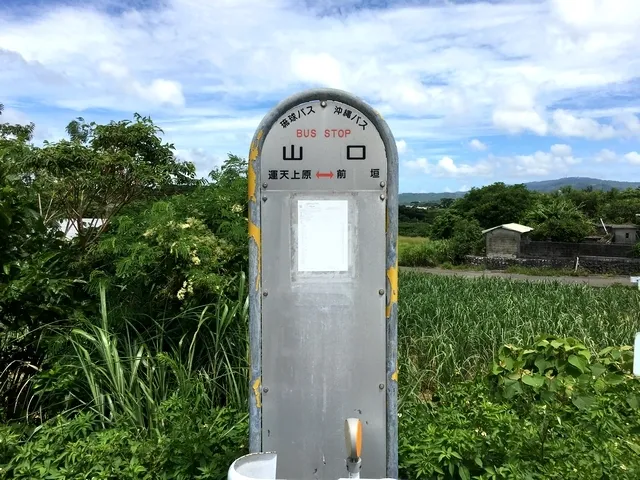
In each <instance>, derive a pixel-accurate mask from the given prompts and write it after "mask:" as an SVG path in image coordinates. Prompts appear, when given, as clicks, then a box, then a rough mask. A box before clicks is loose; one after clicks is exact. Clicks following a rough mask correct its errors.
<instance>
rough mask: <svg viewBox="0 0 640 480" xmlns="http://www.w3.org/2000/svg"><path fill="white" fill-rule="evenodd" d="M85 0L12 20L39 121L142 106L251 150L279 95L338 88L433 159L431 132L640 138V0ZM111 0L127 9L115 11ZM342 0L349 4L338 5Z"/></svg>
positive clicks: (10, 82)
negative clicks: (405, 2) (143, 1)
mask: <svg viewBox="0 0 640 480" xmlns="http://www.w3.org/2000/svg"><path fill="white" fill-rule="evenodd" d="M73 3H74V2H71V3H69V2H63V3H61V4H59V5H55V4H51V3H48V4H47V5H46V6H42V7H39V8H38V9H37V10H34V13H33V14H32V15H13V14H12V11H11V8H12V7H8V8H7V9H5V10H3V13H4V12H5V11H6V12H7V13H8V14H6V15H3V16H2V17H1V18H0V46H1V48H0V65H2V68H0V92H2V95H3V98H2V99H1V100H2V101H4V102H5V103H7V104H12V105H15V106H16V108H22V106H23V105H24V109H23V111H24V112H25V114H26V116H27V117H28V118H34V121H36V124H37V128H38V129H44V130H47V129H49V130H50V131H56V132H57V131H61V129H62V128H63V127H64V123H66V122H67V121H68V120H70V119H71V118H73V117H74V116H76V114H78V113H79V112H80V113H81V114H82V115H83V116H85V117H89V116H90V115H88V114H85V111H86V110H90V111H89V112H88V113H89V114H93V113H95V115H96V116H100V119H101V120H105V121H108V120H111V119H120V118H130V116H131V113H133V112H134V111H139V112H141V113H144V114H150V115H152V116H153V118H154V120H155V121H156V123H158V124H159V125H161V126H162V127H163V128H164V129H165V131H166V132H167V136H168V137H169V138H170V139H171V141H173V142H174V143H175V144H176V146H177V147H178V148H180V149H182V150H184V151H191V150H193V149H204V150H205V151H206V152H208V154H210V155H214V156H220V155H224V153H225V152H227V151H234V152H238V153H240V154H244V152H246V151H247V150H248V141H247V138H248V136H250V135H251V134H252V133H253V131H254V129H255V127H256V126H257V125H258V123H259V122H260V120H261V119H262V116H263V115H264V114H265V113H266V112H267V109H268V108H270V107H271V106H273V105H275V104H276V103H277V102H278V101H280V100H281V99H282V98H283V97H285V96H287V95H289V94H291V93H293V92H294V91H297V90H301V89H303V88H309V87H333V88H341V89H346V90H349V91H351V92H353V93H354V94H356V95H358V96H360V97H362V98H364V99H365V100H367V101H369V102H371V103H372V104H374V106H375V108H377V109H378V110H379V111H380V112H383V113H384V115H385V118H386V120H387V121H388V123H389V125H390V126H391V128H392V129H393V132H394V136H395V137H396V138H402V139H403V140H400V141H398V143H397V145H398V150H399V152H400V153H404V154H406V152H407V144H406V142H409V143H410V145H411V152H412V153H414V152H415V155H416V156H417V157H425V156H428V157H429V158H432V157H433V155H432V154H431V153H426V148H427V147H424V145H426V144H427V141H429V142H431V141H436V142H440V143H441V144H442V143H444V142H450V143H449V144H448V145H445V146H444V147H443V151H446V152H454V150H453V149H452V148H454V145H455V146H458V147H459V146H460V145H461V144H462V143H464V142H467V141H468V139H469V138H472V139H474V140H472V142H471V143H470V144H469V146H470V148H472V149H474V150H476V151H483V150H484V149H483V148H482V147H481V145H484V144H483V143H482V142H480V141H479V140H477V138H482V139H483V140H484V139H486V138H489V137H491V142H490V143H491V145H492V149H495V148H497V147H498V146H499V145H500V143H501V140H502V139H501V135H503V134H505V133H508V134H512V135H516V134H534V135H540V136H551V137H554V138H553V139H552V140H551V142H550V143H552V142H557V143H558V144H560V143H561V142H563V141H566V140H562V139H563V138H565V139H566V138H585V139H590V140H599V141H607V140H611V139H614V138H627V139H630V141H637V140H638V139H640V119H639V118H638V114H639V113H640V105H639V104H638V103H637V102H636V101H635V99H637V98H640V91H639V88H638V84H639V82H638V81H639V80H640V62H638V61H637V51H638V45H639V44H640V29H638V28H637V25H638V24H639V23H640V2H638V1H637V0H616V1H615V2H614V1H604V0H548V1H546V2H539V1H534V0H530V1H527V0H525V1H519V2H495V3H494V2H481V3H475V4H473V3H465V4H462V3H456V2H426V4H425V5H420V6H402V5H395V6H394V4H393V2H385V3H386V4H387V7H386V8H378V9H366V8H362V6H359V7H358V8H355V6H354V5H355V3H352V2H334V1H331V2H328V1H325V0H323V1H322V2H315V3H314V2H303V3H302V4H300V5H298V4H296V5H295V6H294V2H292V0H272V1H270V2H259V1H258V0H234V1H231V0H220V1H218V2H198V1H195V0H166V1H163V2H158V3H157V4H156V5H155V6H154V7H153V8H146V9H145V10H144V11H138V10H136V2H124V0H98V1H95V2H85V4H84V5H83V6H77V5H76V6H73ZM114 3H115V4H118V5H121V6H124V7H126V8H123V9H122V12H123V13H119V14H113V13H111V14H109V13H106V12H107V11H113V9H110V8H107V7H112V6H113V5H114ZM310 3H314V5H316V6H314V7H309V6H308V5H309V4H310ZM305 4H306V5H307V7H304V6H303V5H305ZM334 4H335V5H337V4H339V5H340V8H342V9H344V11H346V12H347V13H346V14H342V15H326V14H325V13H327V9H328V10H331V8H329V6H330V5H334ZM86 5H90V6H86ZM335 5H334V6H335ZM332 8H333V7H332ZM321 13H322V14H321ZM265 25H269V26H271V27H270V28H268V29H266V30H265ZM425 25H429V28H428V29H425V28H424V26H425ZM346 46H348V47H346ZM621 98H623V99H624V101H622V100H620V99H621ZM18 102H20V103H21V105H20V107H18V105H19V103H18ZM634 102H635V103H634ZM621 105H624V107H622V106H621ZM62 109H71V110H74V111H73V112H69V111H68V110H62ZM91 109H102V111H100V112H98V113H96V112H95V111H93V112H92V111H91ZM52 111H54V112H55V113H56V115H52V114H51V113H52ZM62 113H64V115H62ZM54 118H55V120H54ZM61 118H64V119H65V120H64V123H62V121H61V120H60V119H61ZM555 137H557V138H558V139H557V140H556V139H555ZM476 140H477V142H478V143H477V144H475V145H474V142H475V141H476ZM421 145H422V146H423V147H424V148H422V149H421ZM439 146H440V145H439ZM494 146H495V147H494ZM606 146H610V145H601V146H600V145H599V147H598V148H601V147H606ZM450 147H451V148H450ZM628 148H629V149H636V150H637V147H636V146H635V145H631V146H630V147H628ZM536 154H537V153H536ZM536 154H534V155H536ZM541 155H549V156H551V157H552V158H554V159H557V158H569V156H566V155H565V156H560V157H559V156H558V155H556V154H554V153H553V152H552V151H550V152H542V154H541ZM525 157H527V156H525ZM434 158H440V155H438V157H434ZM445 158H449V160H450V162H449V160H445ZM453 158H455V159H456V160H455V161H454V160H453ZM510 158H512V159H514V158H515V157H513V156H511V157H510ZM571 158H573V157H571ZM415 161H416V160H414V162H415ZM554 161H555V160H554ZM534 163H535V162H534ZM543 163H544V162H543ZM566 164H567V161H565V162H564V163H563V165H566ZM430 165H431V168H433V169H434V171H435V172H439V174H442V175H447V176H461V175H467V174H469V175H471V174H474V173H467V172H477V171H478V169H480V171H486V169H487V167H486V166H485V167H482V168H484V170H482V168H480V167H477V166H476V165H475V164H474V165H472V164H468V163H464V162H463V161H462V160H459V159H458V157H443V158H442V159H441V160H440V161H439V162H435V163H433V164H430ZM487 165H489V166H492V165H493V164H492V163H491V162H488V163H487ZM492 168H493V167H492ZM524 170H525V171H536V169H535V168H534V167H531V166H529V167H527V168H524ZM540 170H544V167H541V168H540ZM496 171H499V170H496Z"/></svg>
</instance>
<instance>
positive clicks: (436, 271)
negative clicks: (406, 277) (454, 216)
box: [400, 267, 635, 287]
mask: <svg viewBox="0 0 640 480" xmlns="http://www.w3.org/2000/svg"><path fill="white" fill-rule="evenodd" d="M400 269H401V270H407V271H414V272H424V273H431V274H433V275H445V276H461V277H465V278H482V277H486V278H492V277H493V278H507V279H509V280H520V281H529V282H561V283H569V284H586V285H590V286H592V287H609V286H611V285H616V284H621V285H626V286H629V287H633V286H635V284H632V283H631V282H630V281H629V277H623V276H606V277H605V276H599V275H590V276H588V277H572V276H561V277H553V276H537V275H523V274H521V273H505V272H500V271H495V270H484V271H482V270H446V269H443V268H418V267H400Z"/></svg>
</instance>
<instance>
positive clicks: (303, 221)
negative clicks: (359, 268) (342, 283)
mask: <svg viewBox="0 0 640 480" xmlns="http://www.w3.org/2000/svg"><path fill="white" fill-rule="evenodd" d="M348 270H349V202H348V201H347V200H298V271H299V272H346V271H348Z"/></svg>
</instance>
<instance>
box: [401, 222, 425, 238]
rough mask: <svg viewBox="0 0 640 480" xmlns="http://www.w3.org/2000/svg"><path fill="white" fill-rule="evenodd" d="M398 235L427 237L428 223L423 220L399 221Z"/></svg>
mask: <svg viewBox="0 0 640 480" xmlns="http://www.w3.org/2000/svg"><path fill="white" fill-rule="evenodd" d="M398 235H400V236H402V237H428V236H429V224H428V223H425V222H400V223H399V224H398Z"/></svg>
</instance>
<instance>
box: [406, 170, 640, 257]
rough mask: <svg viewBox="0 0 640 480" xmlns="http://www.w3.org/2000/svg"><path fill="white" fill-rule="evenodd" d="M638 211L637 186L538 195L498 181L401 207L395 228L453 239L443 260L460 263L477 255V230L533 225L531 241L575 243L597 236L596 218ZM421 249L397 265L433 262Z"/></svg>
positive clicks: (616, 218)
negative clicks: (447, 196)
mask: <svg viewBox="0 0 640 480" xmlns="http://www.w3.org/2000/svg"><path fill="white" fill-rule="evenodd" d="M639 212H640V188H635V189H632V188H628V189H626V190H624V191H619V190H616V189H611V190H609V191H602V190H596V189H593V188H585V189H584V190H575V189H573V188H572V187H564V188H561V189H559V190H557V191H554V192H551V193H541V192H536V191H532V190H529V189H527V188H526V186H525V185H524V184H522V185H505V184H504V183H500V182H498V183H494V184H492V185H488V186H486V187H482V188H473V189H471V190H470V191H469V192H467V193H466V194H465V195H464V196H462V197H460V198H458V199H456V200H452V199H441V200H440V201H439V202H434V201H432V202H430V203H423V204H419V203H414V204H412V205H401V206H400V207H399V231H400V234H401V235H403V236H405V237H421V238H429V239H431V240H432V241H440V240H451V241H453V243H454V244H455V248H453V247H452V248H449V251H448V261H450V262H453V263H461V262H463V260H464V257H465V256H466V255H470V254H475V255H481V254H482V252H483V249H484V245H483V239H482V235H481V230H482V229H486V228H492V227H495V226H497V225H502V224H505V223H521V224H524V225H527V226H530V227H532V228H533V231H532V232H531V233H530V237H531V239H533V240H543V241H555V242H580V241H582V240H584V238H585V237H587V236H590V235H594V234H598V229H597V225H600V224H601V223H602V222H601V220H602V221H604V222H605V223H613V224H619V223H630V224H632V223H634V222H635V221H636V214H637V213H639ZM473 232H475V233H473ZM601 233H602V235H601V236H602V237H606V236H605V235H604V233H603V232H601ZM454 238H455V240H454ZM609 239H610V237H609ZM605 240H606V238H605ZM450 247H451V245H450ZM638 248H640V246H636V247H635V249H634V252H635V254H634V255H635V256H638V254H637V252H638V251H640V250H638ZM405 250H406V249H405ZM421 250H422V253H419V252H418V251H417V250H416V248H415V247H414V248H413V249H411V250H410V251H406V253H405V259H406V261H405V263H402V258H401V264H404V265H407V266H433V265H437V264H438V262H437V261H436V260H435V258H434V257H433V256H432V255H431V256H429V255H430V252H431V251H432V249H431V248H429V247H425V246H423V247H422V249H421ZM419 258H421V259H422V260H420V259H419Z"/></svg>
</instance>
